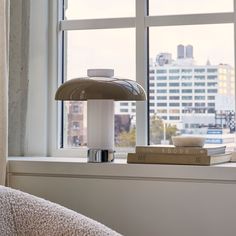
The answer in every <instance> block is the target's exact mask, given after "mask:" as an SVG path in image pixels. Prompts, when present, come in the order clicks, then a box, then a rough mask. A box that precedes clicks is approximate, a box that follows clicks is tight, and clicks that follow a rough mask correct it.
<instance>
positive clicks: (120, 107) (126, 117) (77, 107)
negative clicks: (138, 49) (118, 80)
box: [64, 29, 135, 147]
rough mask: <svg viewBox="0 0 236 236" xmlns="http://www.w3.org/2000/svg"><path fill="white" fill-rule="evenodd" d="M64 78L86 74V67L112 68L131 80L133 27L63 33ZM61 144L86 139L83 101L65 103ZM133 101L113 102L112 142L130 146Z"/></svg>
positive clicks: (133, 120)
mask: <svg viewBox="0 0 236 236" xmlns="http://www.w3.org/2000/svg"><path fill="white" fill-rule="evenodd" d="M64 53H65V62H64V71H65V80H69V79H72V78H77V77H84V76H87V69H92V68H109V69H114V71H115V75H116V76H118V77H122V78H129V79H132V80H134V79H135V30H134V29H106V30H83V31H69V32H67V33H65V52H64ZM64 109H65V112H64V147H77V146H83V145H86V142H87V131H86V129H87V115H86V109H87V108H86V102H65V107H64ZM134 141H135V104H134V103H131V102H127V103H125V105H124V103H123V104H122V103H120V102H116V103H115V143H116V145H117V146H119V147H124V146H127V145H128V146H131V145H134Z"/></svg>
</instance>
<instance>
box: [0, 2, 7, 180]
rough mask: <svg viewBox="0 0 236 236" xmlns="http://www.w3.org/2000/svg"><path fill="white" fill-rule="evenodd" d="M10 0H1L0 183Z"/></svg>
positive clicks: (3, 176) (4, 151)
mask: <svg viewBox="0 0 236 236" xmlns="http://www.w3.org/2000/svg"><path fill="white" fill-rule="evenodd" d="M8 4H9V2H8V0H0V184H1V185H5V180H6V162H7V156H8Z"/></svg>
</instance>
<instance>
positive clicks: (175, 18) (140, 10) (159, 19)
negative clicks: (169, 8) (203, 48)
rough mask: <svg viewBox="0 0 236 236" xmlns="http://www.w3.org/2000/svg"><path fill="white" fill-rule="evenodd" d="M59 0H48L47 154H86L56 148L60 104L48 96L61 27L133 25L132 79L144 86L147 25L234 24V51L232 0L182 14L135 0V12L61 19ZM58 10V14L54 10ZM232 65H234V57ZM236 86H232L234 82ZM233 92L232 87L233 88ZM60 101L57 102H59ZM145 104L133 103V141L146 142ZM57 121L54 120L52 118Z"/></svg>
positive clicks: (55, 79) (58, 54)
mask: <svg viewBox="0 0 236 236" xmlns="http://www.w3.org/2000/svg"><path fill="white" fill-rule="evenodd" d="M61 2H62V0H53V1H49V23H50V25H49V27H50V30H49V32H50V35H49V60H48V61H49V78H50V83H49V91H50V96H49V98H50V99H49V107H50V109H49V111H48V121H49V124H50V129H49V139H48V140H49V142H48V154H49V155H50V156H75V157H78V156H80V157H81V156H86V150H87V149H86V148H76V149H72V148H59V142H60V137H59V130H60V122H61V121H60V118H59V117H60V116H58V114H59V113H60V112H61V108H60V105H58V103H57V102H55V100H54V99H52V97H54V94H55V92H56V89H57V87H58V86H59V84H60V83H59V82H58V78H59V77H60V75H61V73H62V70H61V67H60V66H59V65H61V62H62V61H61V60H62V50H61V47H60V45H61V40H62V37H61V35H62V33H63V31H69V30H85V29H115V28H135V30H136V35H135V38H136V39H135V40H136V81H137V82H138V83H139V84H141V85H142V86H143V87H144V89H145V90H146V91H147V90H148V82H147V78H148V27H151V26H181V25H183V26H184V25H200V24H202V25H204V24H225V23H232V24H234V55H236V43H235V39H236V0H234V12H224V13H203V14H182V15H164V16H148V15H147V4H148V3H147V0H136V6H135V7H136V16H134V17H122V18H106V19H84V20H83V19H82V20H62V15H61V13H62V9H61V7H62V4H61ZM58 12H59V14H58ZM234 61H235V64H234V67H235V68H236V60H234ZM235 87H236V86H235ZM235 94H236V88H235ZM59 103H60V102H59ZM147 112H148V105H147V103H145V102H140V103H137V104H136V127H137V130H136V143H137V144H138V145H143V144H147V140H148V137H147V135H148V116H147ZM55 121H57V122H55Z"/></svg>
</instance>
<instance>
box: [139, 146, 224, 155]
mask: <svg viewBox="0 0 236 236" xmlns="http://www.w3.org/2000/svg"><path fill="white" fill-rule="evenodd" d="M225 149H226V146H223V145H221V146H204V147H175V146H172V145H167V146H163V145H160V146H154V145H150V146H136V153H159V154H175V155H190V154H191V155H198V156H199V155H201V156H210V155H217V154H224V153H225Z"/></svg>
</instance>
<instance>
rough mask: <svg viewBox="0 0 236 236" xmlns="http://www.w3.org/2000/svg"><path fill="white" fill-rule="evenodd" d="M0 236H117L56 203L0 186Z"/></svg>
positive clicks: (99, 224) (101, 225)
mask: <svg viewBox="0 0 236 236" xmlns="http://www.w3.org/2000/svg"><path fill="white" fill-rule="evenodd" d="M0 235H2V236H3V235H4V236H14V235H17V236H36V235H44V236H47V235H48V236H67V235H68V236H72V235H76V236H80V235H81V236H82V235H83V236H85V235H86V236H103V235H112V236H113V235H114V236H118V235H120V234H118V233H117V232H115V231H113V230H111V229H110V228H108V227H106V226H104V225H103V224H101V223H98V222H97V221H94V220H92V219H90V218H88V217H85V216H83V215H81V214H79V213H77V212H74V211H72V210H69V209H67V208H65V207H62V206H60V205H58V204H55V203H52V202H50V201H46V200H44V199H42V198H38V197H35V196H33V195H30V194H27V193H24V192H21V191H18V190H15V189H12V188H8V187H3V186H0Z"/></svg>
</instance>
